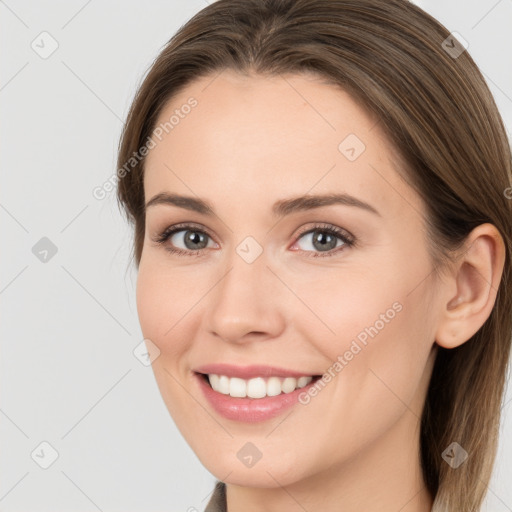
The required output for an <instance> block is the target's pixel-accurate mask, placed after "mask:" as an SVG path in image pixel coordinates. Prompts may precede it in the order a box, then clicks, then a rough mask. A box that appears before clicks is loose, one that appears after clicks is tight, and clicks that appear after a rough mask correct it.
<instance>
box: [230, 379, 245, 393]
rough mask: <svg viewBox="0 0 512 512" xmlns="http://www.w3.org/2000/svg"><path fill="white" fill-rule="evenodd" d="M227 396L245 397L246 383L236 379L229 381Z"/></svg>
mask: <svg viewBox="0 0 512 512" xmlns="http://www.w3.org/2000/svg"><path fill="white" fill-rule="evenodd" d="M229 394H230V395H231V396H233V397H235V398H243V397H244V396H247V382H245V380H243V379H239V378H237V377H231V379H229Z"/></svg>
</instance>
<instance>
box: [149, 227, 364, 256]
mask: <svg viewBox="0 0 512 512" xmlns="http://www.w3.org/2000/svg"><path fill="white" fill-rule="evenodd" d="M180 231H194V232H196V233H201V234H203V235H206V236H208V237H210V238H212V237H211V235H210V234H208V232H206V231H204V230H203V229H199V228H198V227H197V226H195V225H193V224H186V223H185V224H175V225H174V226H170V227H168V228H166V229H165V230H164V231H162V232H161V233H160V234H159V235H157V237H156V239H155V242H156V243H157V244H159V245H163V244H164V243H165V242H166V241H167V240H168V239H169V238H170V237H171V236H172V235H174V234H175V233H178V232H180ZM314 231H321V232H324V233H328V234H330V235H333V236H335V237H337V238H339V239H341V241H342V242H343V244H344V245H342V246H341V247H336V248H334V249H331V250H329V251H326V252H325V253H322V252H316V253H315V252H314V251H304V250H300V249H299V252H305V253H311V252H313V254H308V257H312V258H326V257H331V256H334V255H335V254H337V253H339V252H340V251H343V250H345V249H347V248H350V247H353V246H354V245H355V243H356V240H355V238H354V237H353V236H352V235H350V234H349V233H348V232H346V231H344V230H342V229H340V228H338V227H337V226H333V225H332V224H321V223H320V224H315V225H313V226H312V227H309V228H306V229H304V230H303V231H302V232H300V233H299V234H298V235H297V238H296V240H295V242H294V244H293V245H295V243H296V242H297V241H298V240H299V239H300V238H301V237H302V236H304V235H306V234H309V233H311V232H314ZM165 249H166V250H167V251H169V252H170V253H172V254H177V255H178V256H203V254H202V253H204V251H205V250H206V249H196V250H195V251H194V250H185V249H176V248H174V247H167V246H166V247H165Z"/></svg>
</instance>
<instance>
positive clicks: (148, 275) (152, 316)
mask: <svg viewBox="0 0 512 512" xmlns="http://www.w3.org/2000/svg"><path fill="white" fill-rule="evenodd" d="M161 270H162V271H160V270H159V268H158V266H154V265H150V264H142V262H141V265H140V267H139V273H138V277H137V290H136V303H137V313H138V317H139V323H140V326H141V330H142V333H143V336H144V337H145V338H149V339H150V340H151V341H152V342H153V343H155V345H157V346H158V348H159V349H160V351H161V352H162V354H163V355H169V352H172V353H174V354H175V353H177V352H179V351H180V350H181V348H182V347H180V344H179V343H177V338H175V337H174V334H175V333H176V332H177V327H176V326H178V325H179V322H180V319H182V318H183V317H184V315H185V314H186V312H187V310H188V309H190V306H189V305H188V301H187V300H186V297H187V296H188V295H187V294H184V293H183V291H182V290H181V289H180V287H179V286H177V285H176V280H173V279H171V278H170V276H169V275H168V274H169V273H168V271H167V275H166V272H165V270H163V269H161ZM171 341H172V343H171Z"/></svg>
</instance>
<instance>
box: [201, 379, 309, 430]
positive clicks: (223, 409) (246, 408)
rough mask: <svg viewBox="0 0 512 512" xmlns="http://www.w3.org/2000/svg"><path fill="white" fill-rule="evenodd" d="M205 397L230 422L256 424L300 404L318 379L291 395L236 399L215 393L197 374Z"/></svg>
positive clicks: (282, 394)
mask: <svg viewBox="0 0 512 512" xmlns="http://www.w3.org/2000/svg"><path fill="white" fill-rule="evenodd" d="M195 376H196V378H197V380H198V381H199V386H200V388H201V390H202V392H203V393H204V396H205V397H206V399H207V400H208V402H209V403H210V404H211V406H212V407H213V408H214V409H215V411H217V412H218V413H219V414H220V415H222V416H224V417H225V418H227V419H229V420H234V421H241V422H244V423H256V422H259V421H265V420H268V419H271V418H275V417H276V416H279V415H280V414H282V413H283V412H284V411H286V410H287V409H289V408H291V407H293V406H294V405H295V404H296V403H298V398H299V395H300V394H301V393H303V392H304V391H306V392H307V390H308V388H309V387H311V386H313V385H314V384H315V382H316V379H315V380H313V381H312V382H310V383H309V384H308V385H307V386H304V387H303V388H297V389H296V390H295V391H292V392H291V393H281V394H280V395H276V396H267V397H264V398H234V397H232V396H230V395H224V394H222V393H219V392H217V391H214V390H213V389H212V387H211V386H210V384H209V383H208V382H206V379H205V378H204V377H202V376H201V375H199V374H195Z"/></svg>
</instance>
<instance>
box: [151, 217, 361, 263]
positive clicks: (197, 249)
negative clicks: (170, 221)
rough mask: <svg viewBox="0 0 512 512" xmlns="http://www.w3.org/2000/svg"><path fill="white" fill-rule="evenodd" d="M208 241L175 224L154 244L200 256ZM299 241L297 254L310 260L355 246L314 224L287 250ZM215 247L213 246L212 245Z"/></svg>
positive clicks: (343, 233)
mask: <svg viewBox="0 0 512 512" xmlns="http://www.w3.org/2000/svg"><path fill="white" fill-rule="evenodd" d="M211 239H212V237H211V236H210V235H209V234H208V233H207V232H206V231H205V230H204V229H199V228H198V227H196V226H195V225H193V224H176V225H174V226H170V227H168V228H167V229H165V230H164V231H163V232H162V233H160V234H159V235H158V236H157V238H156V239H155V242H156V243H157V244H160V245H164V246H165V249H166V250H167V251H169V252H170V253H173V254H178V255H180V256H202V255H204V254H205V253H206V251H205V249H207V248H208V242H209V240H211ZM301 240H305V241H306V243H305V244H304V245H306V248H304V247H299V249H300V251H302V252H305V253H311V254H308V256H312V257H326V256H333V255H335V254H337V253H338V252H340V251H341V250H345V249H347V248H349V247H352V246H353V245H355V238H354V237H353V236H352V235H351V234H350V233H348V232H347V231H344V230H342V229H340V228H338V227H337V226H333V225H331V224H317V225H314V226H312V227H310V228H309V229H307V230H303V231H302V233H301V234H299V236H298V238H297V240H296V241H295V242H294V244H293V245H292V247H290V249H292V250H296V246H298V245H300V244H299V241H301ZM167 242H170V243H167ZM339 242H341V243H339ZM308 244H309V246H310V247H313V250H309V249H307V246H308ZM216 245H217V244H215V243H214V246H216ZM180 246H181V247H180ZM210 247H211V245H210ZM315 251H316V252H315ZM322 253H323V254H322Z"/></svg>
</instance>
